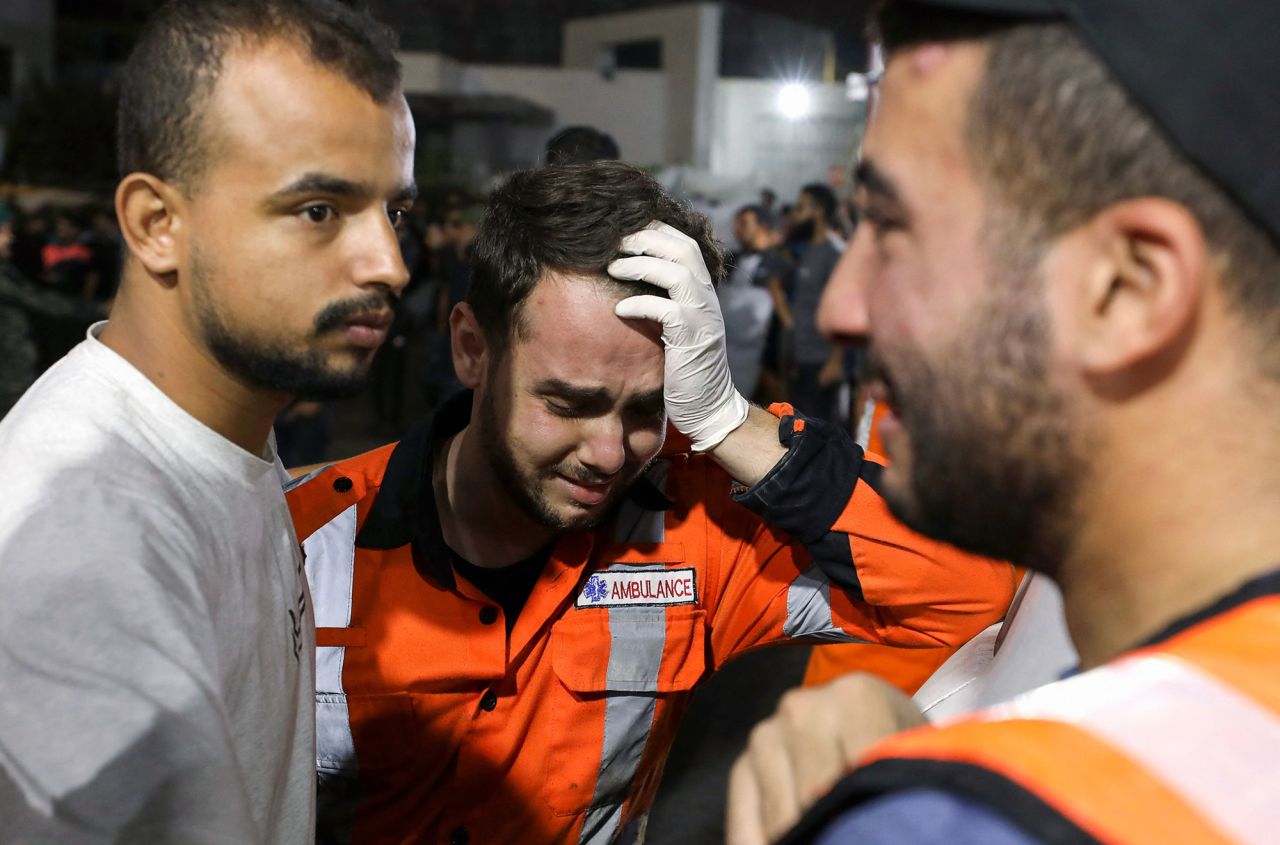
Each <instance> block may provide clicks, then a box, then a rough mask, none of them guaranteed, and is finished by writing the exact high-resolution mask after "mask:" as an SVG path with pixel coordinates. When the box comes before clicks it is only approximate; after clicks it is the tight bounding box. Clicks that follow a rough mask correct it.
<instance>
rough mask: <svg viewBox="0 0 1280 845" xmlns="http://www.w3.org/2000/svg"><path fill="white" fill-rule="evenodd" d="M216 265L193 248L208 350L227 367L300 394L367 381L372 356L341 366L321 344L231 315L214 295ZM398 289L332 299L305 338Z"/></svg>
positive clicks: (258, 383)
mask: <svg viewBox="0 0 1280 845" xmlns="http://www.w3.org/2000/svg"><path fill="white" fill-rule="evenodd" d="M214 276H215V268H214V265H213V263H212V262H211V261H210V260H209V259H207V258H206V257H205V256H204V254H203V253H201V252H200V251H199V250H195V251H193V253H192V262H191V278H192V286H193V291H194V297H195V304H196V319H197V321H198V324H199V329H200V332H201V335H202V337H203V340H204V344H205V346H206V347H207V348H208V349H209V352H210V353H211V354H212V355H213V357H214V360H216V361H217V362H218V363H219V364H220V365H222V367H223V368H224V369H226V370H227V371H228V372H230V373H232V374H233V375H235V376H237V377H238V378H240V379H242V380H243V381H246V382H248V383H249V384H252V385H254V386H255V387H260V388H266V389H267V390H276V391H280V392H281V393H287V394H290V395H291V396H295V397H297V398H299V399H338V398H343V397H347V396H353V395H355V394H356V393H358V392H359V391H360V390H361V389H362V388H363V387H364V385H365V382H366V380H367V377H368V375H369V370H370V368H371V366H372V361H373V357H372V355H370V356H368V357H367V358H366V359H365V360H357V361H356V362H354V363H352V364H350V365H348V366H345V367H344V366H341V365H336V364H333V363H331V362H330V361H329V356H328V355H327V354H326V353H325V352H324V351H323V350H321V349H319V348H317V346H316V345H314V344H311V343H308V344H306V345H305V347H304V349H303V350H301V351H299V350H297V349H294V348H291V347H290V346H288V345H287V344H286V343H285V342H284V341H283V340H268V339H264V338H261V337H257V336H255V335H253V334H252V333H250V332H248V331H246V330H245V329H243V328H242V327H240V326H237V325H236V324H235V323H234V322H233V321H231V320H229V319H227V317H226V316H225V314H224V313H223V311H222V309H221V308H219V306H218V305H217V303H216V302H215V301H214V299H213V296H212V293H211V289H212V288H213V287H214V283H213V278H214ZM395 304H396V298H395V295H394V294H392V293H391V292H389V291H383V292H372V293H370V294H368V295H366V296H361V297H354V298H352V299H345V300H341V301H339V302H334V303H331V304H329V305H328V306H326V307H325V308H324V310H322V311H321V312H320V313H319V314H317V315H316V318H315V320H314V323H313V326H312V331H311V334H310V335H309V336H308V337H307V338H306V339H305V340H306V341H315V342H318V341H319V340H320V339H321V338H322V337H323V336H324V335H325V334H328V333H329V332H333V331H335V330H338V329H341V327H342V326H343V324H344V323H345V322H346V321H347V320H348V319H350V318H351V317H354V316H356V315H358V314H363V313H367V312H369V311H377V310H382V309H385V308H394V307H395Z"/></svg>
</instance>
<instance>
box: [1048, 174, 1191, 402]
mask: <svg viewBox="0 0 1280 845" xmlns="http://www.w3.org/2000/svg"><path fill="white" fill-rule="evenodd" d="M1079 234H1080V235H1081V236H1082V237H1083V239H1084V241H1085V243H1084V244H1083V246H1082V247H1081V249H1080V252H1079V254H1078V255H1077V259H1080V258H1082V260H1084V261H1085V264H1086V272H1085V273H1084V279H1085V284H1084V286H1083V288H1082V289H1078V298H1076V297H1073V298H1076V301H1075V302H1074V303H1073V307H1072V309H1071V310H1073V311H1074V312H1075V317H1076V319H1075V321H1074V322H1075V327H1074V328H1075V332H1074V337H1073V338H1071V339H1070V342H1072V343H1073V345H1074V346H1075V347H1076V350H1075V352H1076V356H1077V358H1078V360H1079V361H1080V363H1081V364H1082V365H1083V368H1084V370H1085V371H1086V372H1087V373H1088V374H1089V375H1090V376H1092V377H1095V378H1106V377H1108V376H1113V375H1116V374H1119V373H1121V372H1123V371H1125V370H1130V369H1133V368H1135V367H1138V366H1140V365H1143V364H1147V363H1152V362H1156V361H1159V360H1165V361H1167V360H1168V359H1169V356H1170V355H1173V354H1176V353H1177V352H1178V351H1179V350H1180V349H1181V348H1182V347H1183V342H1184V341H1185V339H1186V337H1187V335H1188V332H1189V331H1190V330H1191V329H1192V328H1194V325H1195V322H1196V317H1197V315H1198V313H1199V311H1200V308H1201V305H1202V304H1203V300H1204V297H1205V294H1206V283H1207V282H1206V277H1207V275H1208V273H1209V272H1210V269H1211V268H1210V262H1209V251H1208V246H1207V244H1206V242H1205V237H1204V232H1203V231H1202V230H1201V228H1200V224H1199V223H1198V222H1197V221H1196V219H1195V217H1194V216H1192V214H1191V212H1190V211H1188V210H1187V209H1186V208H1185V207H1184V206H1182V205H1179V204H1178V203H1175V202H1173V201H1171V200H1165V199H1158V198H1142V199H1135V200H1128V201H1126V202H1121V203H1116V204H1115V205H1112V206H1109V207H1108V208H1106V209H1105V210H1104V211H1102V212H1101V213H1099V214H1098V215H1097V216H1096V217H1095V218H1094V219H1093V220H1092V221H1091V222H1090V223H1089V224H1087V225H1086V226H1085V227H1084V229H1083V230H1081V232H1080V233H1079ZM1074 278H1075V279H1077V280H1078V279H1079V278H1080V276H1079V275H1078V274H1074Z"/></svg>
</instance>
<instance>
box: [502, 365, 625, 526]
mask: <svg viewBox="0 0 1280 845" xmlns="http://www.w3.org/2000/svg"><path fill="white" fill-rule="evenodd" d="M497 369H498V366H497V365H496V364H495V365H494V366H492V367H491V368H490V371H489V373H490V377H489V387H490V389H489V390H486V391H485V394H484V398H483V399H482V400H481V401H480V407H479V409H478V410H479V414H478V418H477V419H476V431H477V434H479V436H480V445H481V448H482V449H483V450H484V455H485V457H486V459H487V460H488V462H489V467H490V469H491V470H492V471H493V474H494V477H495V478H497V479H498V481H499V483H500V484H501V485H502V490H503V492H504V493H506V495H507V496H508V497H510V499H511V500H512V501H513V502H514V503H515V504H516V506H517V507H518V508H519V509H520V510H521V511H523V512H524V514H525V515H526V516H528V517H529V518H530V519H532V520H533V521H534V522H536V523H538V524H539V525H541V526H543V527H545V528H550V529H552V530H553V531H581V530H590V529H594V528H597V527H599V526H600V525H601V524H603V523H604V522H606V521H608V519H609V518H610V517H611V516H612V515H613V512H614V511H615V510H616V509H617V507H618V505H619V504H620V503H621V501H622V499H623V498H624V497H625V496H626V494H627V490H628V488H630V487H631V485H632V484H633V483H634V482H635V480H636V479H637V478H638V477H639V476H640V474H641V473H642V472H643V471H644V469H645V466H646V464H643V463H634V464H631V463H629V464H627V465H625V466H624V467H623V468H622V470H621V471H620V472H619V473H618V475H617V476H616V478H615V481H614V486H613V489H612V490H610V491H609V495H608V496H607V497H606V498H605V500H604V501H603V502H601V503H600V504H598V505H595V506H594V507H592V508H591V509H590V510H586V509H579V510H578V512H577V514H576V515H566V514H564V513H563V512H561V511H559V510H557V509H556V507H555V506H554V505H553V504H552V502H551V501H550V500H549V499H548V497H547V494H546V485H547V484H548V483H550V482H551V481H553V480H554V478H555V477H556V476H557V475H563V476H566V477H568V478H572V479H574V480H577V481H581V482H584V483H588V484H590V483H599V482H601V481H603V480H604V479H602V478H600V477H599V476H598V475H595V474H593V473H592V472H591V471H590V470H588V469H586V468H585V467H582V466H580V465H578V464H576V463H574V462H573V461H572V460H571V459H568V458H566V459H565V460H564V461H562V462H561V463H560V464H557V465H556V466H554V467H544V468H540V469H526V468H524V467H522V466H521V465H520V462H519V461H518V460H517V458H516V455H515V452H514V451H513V450H512V448H511V443H510V442H509V440H508V438H507V437H506V435H505V433H504V427H503V425H502V423H501V419H500V417H501V415H500V414H499V411H498V407H497V405H498V403H497V400H496V394H497V393H498V392H499V391H501V390H508V391H509V387H508V385H506V384H505V382H504V380H502V379H499V378H497V376H498V373H497Z"/></svg>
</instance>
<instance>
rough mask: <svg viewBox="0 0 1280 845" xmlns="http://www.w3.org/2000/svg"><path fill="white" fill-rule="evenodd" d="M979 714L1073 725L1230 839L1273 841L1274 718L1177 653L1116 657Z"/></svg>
mask: <svg viewBox="0 0 1280 845" xmlns="http://www.w3.org/2000/svg"><path fill="white" fill-rule="evenodd" d="M983 716H984V718H990V719H1035V718H1050V719H1056V720H1058V721H1062V722H1067V723H1069V724H1072V725H1074V726H1075V727H1077V728H1079V729H1080V730H1083V731H1086V732H1088V733H1091V734H1093V735H1095V736H1097V737H1098V738H1099V739H1101V740H1102V741H1103V742H1105V743H1107V744H1108V745H1111V746H1112V747H1113V748H1116V749H1118V750H1119V751H1121V752H1122V753H1124V754H1126V755H1127V756H1129V757H1130V758H1131V759H1132V760H1134V761H1135V762H1137V763H1138V764H1139V765H1141V766H1143V767H1144V768H1145V769H1146V770H1147V772H1148V773H1150V774H1151V775H1152V776H1153V777H1155V778H1157V779H1159V780H1161V781H1163V782H1164V783H1165V784H1166V785H1167V786H1168V787H1169V788H1170V789H1171V790H1172V791H1173V792H1175V793H1177V794H1178V796H1179V797H1181V798H1182V799H1183V800H1184V801H1185V802H1186V803H1187V805H1188V806H1190V807H1191V808H1193V809H1194V810H1195V811H1196V812H1197V813H1199V814H1200V815H1201V816H1202V817H1203V818H1204V819H1205V820H1206V821H1208V822H1209V823H1210V824H1211V825H1213V826H1215V827H1217V828H1218V829H1219V830H1221V831H1222V832H1223V833H1224V834H1225V835H1226V837H1227V838H1229V839H1231V840H1232V841H1236V842H1241V843H1251V845H1264V844H1265V845H1272V843H1275V842H1276V841H1277V839H1276V836H1277V832H1280V800H1277V795H1280V793H1278V792H1277V778H1276V765H1277V763H1276V761H1277V760H1280V717H1278V716H1277V715H1276V714H1275V713H1273V712H1271V711H1269V710H1268V709H1266V708H1265V707H1263V706H1262V705H1260V704H1258V703H1257V702H1256V701H1254V700H1253V699H1252V698H1250V697H1248V696H1246V695H1242V694H1241V693H1239V692H1237V691H1236V690H1234V689H1232V688H1231V687H1230V686H1228V685H1226V684H1224V683H1223V682H1222V681H1220V680H1218V679H1217V678H1215V677H1213V676H1212V675H1210V674H1208V673H1206V672H1203V671H1201V670H1200V669H1197V668H1196V667H1195V666H1192V665H1191V664H1189V663H1187V662H1185V661H1183V660H1181V659H1179V658H1177V657H1173V656H1170V655H1161V656H1148V657H1132V658H1128V659H1124V660H1119V661H1117V662H1115V663H1114V664H1109V665H1106V666H1101V667H1099V668H1097V669H1093V670H1091V671H1089V672H1086V673H1084V674H1082V675H1077V676H1076V677H1074V678H1069V679H1067V680H1065V681H1059V682H1057V683H1054V684H1050V685H1049V686H1046V687H1041V688H1040V689H1038V690H1033V691H1032V692H1029V693H1027V694H1026V695H1022V696H1019V697H1018V698H1015V699H1014V700H1013V701H1011V702H1008V703H1007V704H1001V705H996V706H995V707H993V708H990V709H989V710H988V711H985V712H984V713H983Z"/></svg>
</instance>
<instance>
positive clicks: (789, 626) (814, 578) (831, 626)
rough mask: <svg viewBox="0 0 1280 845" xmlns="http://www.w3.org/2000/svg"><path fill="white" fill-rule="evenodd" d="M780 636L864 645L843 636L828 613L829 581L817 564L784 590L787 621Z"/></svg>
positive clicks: (847, 636) (829, 609) (783, 624)
mask: <svg viewBox="0 0 1280 845" xmlns="http://www.w3.org/2000/svg"><path fill="white" fill-rule="evenodd" d="M782 634H783V636H786V637H791V638H792V639H797V638H800V637H803V638H805V639H808V640H823V641H826V642H836V643H865V642H869V641H868V640H862V639H858V638H857V637H852V636H850V635H849V634H847V633H845V632H844V630H842V629H841V628H840V626H839V625H837V624H836V623H835V618H834V617H833V616H832V614H831V581H830V580H829V579H828V578H827V576H826V573H824V572H823V571H822V569H821V567H819V566H818V565H817V564H814V565H813V566H810V567H809V568H808V569H806V570H805V571H804V572H802V573H800V576H799V577H798V578H796V580H794V581H792V582H791V586H790V587H788V588H787V620H786V621H785V622H783V623H782Z"/></svg>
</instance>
